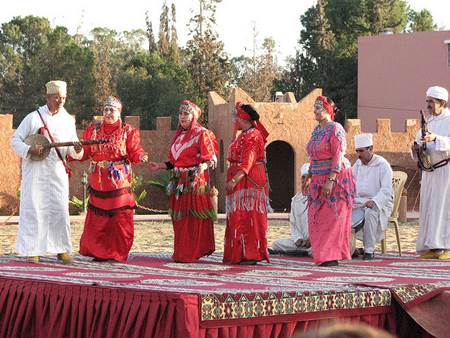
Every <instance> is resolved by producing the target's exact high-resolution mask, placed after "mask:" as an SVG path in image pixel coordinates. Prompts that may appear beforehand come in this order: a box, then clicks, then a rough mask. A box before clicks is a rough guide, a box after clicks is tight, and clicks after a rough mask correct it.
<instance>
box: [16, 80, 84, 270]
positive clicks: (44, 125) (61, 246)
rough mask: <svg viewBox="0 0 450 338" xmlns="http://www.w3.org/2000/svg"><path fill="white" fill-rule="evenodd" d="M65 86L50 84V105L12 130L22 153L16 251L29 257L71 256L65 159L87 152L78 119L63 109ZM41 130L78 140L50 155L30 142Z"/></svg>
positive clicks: (56, 137)
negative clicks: (77, 125)
mask: <svg viewBox="0 0 450 338" xmlns="http://www.w3.org/2000/svg"><path fill="white" fill-rule="evenodd" d="M66 88H67V85H66V83H65V82H64V81H50V82H48V83H47V84H46V91H47V104H46V105H45V106H42V107H39V108H38V109H37V110H36V111H34V112H32V113H29V114H28V115H27V116H26V117H25V118H24V119H23V121H22V122H21V123H20V125H19V127H18V128H17V129H16V132H15V133H14V135H13V137H12V140H11V145H12V147H13V149H14V151H15V152H16V153H17V154H18V155H19V156H20V157H21V158H22V182H21V187H20V211H19V215H20V217H19V233H18V237H17V243H16V252H17V253H18V254H19V255H20V256H26V257H27V261H28V262H32V263H38V262H39V260H40V256H43V255H46V254H57V257H58V260H60V261H62V262H63V263H69V262H71V261H72V256H71V251H72V244H71V241H70V224H69V222H70V221H69V178H68V173H69V168H68V167H67V166H66V163H65V159H66V157H67V156H68V155H70V156H71V157H73V158H81V157H82V156H83V148H82V146H81V144H80V142H79V140H78V137H77V133H76V128H75V119H74V118H73V117H72V116H70V115H69V113H68V112H67V111H66V110H65V109H64V103H65V101H66V93H67V89H66ZM34 134H42V135H44V136H45V137H47V138H48V139H49V140H50V141H51V142H52V143H54V142H67V141H72V142H75V144H74V145H73V146H70V147H61V148H60V147H53V148H51V149H50V152H49V154H48V156H46V157H45V158H42V159H40V160H33V159H31V156H33V157H34V158H35V157H38V158H39V157H40V155H42V154H43V153H44V151H45V150H44V146H43V145H42V144H27V143H29V142H26V139H27V137H29V136H31V135H34Z"/></svg>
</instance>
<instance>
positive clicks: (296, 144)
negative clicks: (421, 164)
mask: <svg viewBox="0 0 450 338" xmlns="http://www.w3.org/2000/svg"><path fill="white" fill-rule="evenodd" d="M321 93H322V91H321V89H315V90H313V91H312V92H311V93H309V94H308V95H307V96H305V97H304V98H302V100H300V101H299V102H296V100H295V98H294V96H293V95H292V93H286V94H285V95H284V96H283V97H282V98H281V100H280V101H279V102H255V101H254V100H253V99H252V98H251V97H250V96H249V95H248V94H247V93H246V92H245V91H243V90H242V89H240V88H234V89H233V90H232V92H231V95H230V98H229V99H228V100H227V101H226V100H225V99H223V98H222V97H221V96H219V95H218V94H217V93H215V92H211V93H210V94H209V96H208V109H209V119H210V120H209V128H210V129H211V130H213V131H214V132H215V134H216V135H217V138H218V139H219V142H220V143H221V144H222V146H221V151H223V154H222V153H221V157H222V158H225V159H226V150H227V149H228V146H229V144H230V142H231V138H232V132H233V127H232V112H233V109H234V107H235V104H236V102H242V103H249V104H251V105H253V106H254V107H255V109H256V110H257V111H258V113H259V114H260V116H261V118H260V120H261V121H262V123H263V124H264V125H265V126H266V129H267V130H268V131H269V132H270V135H269V137H268V141H267V146H266V152H267V158H268V160H269V163H268V171H269V178H270V181H271V182H270V183H271V187H272V192H271V199H272V201H273V200H274V199H278V198H280V199H283V198H284V197H286V196H284V197H283V196H278V195H279V194H283V193H285V192H287V191H292V190H293V191H295V192H296V191H299V190H300V184H301V182H300V178H299V176H298V174H297V173H299V171H300V167H301V165H302V164H303V163H304V162H305V161H307V155H306V143H307V142H308V139H309V137H310V135H311V132H312V130H313V129H314V127H315V126H316V125H317V122H316V121H315V120H314V114H313V104H314V101H315V99H316V97H317V96H319V95H321ZM345 128H346V130H347V142H348V151H347V156H348V158H349V159H350V160H351V162H352V163H354V161H355V160H356V154H355V152H354V142H353V137H354V135H356V134H358V133H360V132H361V122H360V120H357V119H352V120H347V121H346V125H345ZM418 129H419V123H418V121H417V120H406V121H405V129H404V131H403V132H392V131H391V121H390V120H389V119H378V120H377V127H376V132H375V133H373V135H374V149H375V152H376V153H378V154H379V155H382V156H384V157H385V158H386V159H387V160H388V161H389V162H390V163H391V165H392V166H393V169H394V170H403V171H406V172H407V173H408V176H409V180H408V182H407V183H406V187H408V188H409V189H410V191H409V195H410V199H409V200H408V206H409V208H412V206H413V205H414V202H415V200H416V196H417V188H418V182H417V174H416V173H417V170H416V164H415V162H413V161H412V160H411V156H410V152H409V149H410V146H411V143H412V141H413V139H414V136H415V134H416V132H417V131H418ZM289 152H292V155H293V164H292V165H293V166H294V169H293V170H291V169H290V166H291V163H290V162H289V159H288V160H287V162H286V161H285V157H286V154H287V155H288V157H289ZM280 153H282V155H280ZM283 156H285V157H283ZM270 159H272V163H271V161H270ZM220 169H221V168H220V166H219V170H217V171H216V172H215V183H216V185H217V186H218V189H219V191H220V192H222V191H224V187H225V172H226V165H224V166H223V169H224V170H223V172H222V170H220ZM291 172H292V175H293V176H294V177H289V174H288V173H291ZM411 179H414V180H413V183H411V184H410V180H411ZM290 185H293V189H291V188H290ZM411 197H412V198H411ZM286 200H288V201H289V200H290V197H289V196H287V198H284V201H286ZM285 203H286V202H285ZM416 204H417V203H416ZM219 206H220V209H222V210H223V208H224V195H223V194H220V195H219ZM417 206H418V204H417Z"/></svg>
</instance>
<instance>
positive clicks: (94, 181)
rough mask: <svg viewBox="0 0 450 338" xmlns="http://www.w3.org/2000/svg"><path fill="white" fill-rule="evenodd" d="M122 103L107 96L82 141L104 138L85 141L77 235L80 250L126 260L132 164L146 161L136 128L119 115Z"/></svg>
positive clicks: (96, 256)
mask: <svg viewBox="0 0 450 338" xmlns="http://www.w3.org/2000/svg"><path fill="white" fill-rule="evenodd" d="M121 111H122V103H121V102H120V100H119V98H117V97H115V96H110V97H108V98H107V100H106V102H105V104H104V108H103V122H95V123H93V124H92V125H90V126H89V127H88V128H86V130H85V131H84V134H83V139H84V140H96V139H108V140H109V142H107V143H104V144H97V145H85V146H83V147H84V155H83V158H82V159H81V161H84V160H88V159H90V160H91V165H90V175H89V204H88V211H87V215H86V220H85V223H84V230H83V234H82V235H81V239H80V254H82V255H83V256H91V257H94V260H97V261H103V260H109V259H113V260H116V261H120V262H122V261H126V260H127V258H128V253H129V251H130V249H131V246H132V245H133V238H134V223H133V214H134V210H133V209H134V208H135V200H134V196H133V191H132V187H131V178H132V171H131V165H130V164H131V163H141V162H147V160H148V155H147V153H146V152H145V151H144V150H143V149H142V147H141V144H140V137H139V131H138V130H137V129H135V128H133V127H131V126H130V125H129V124H126V123H123V122H122V120H121V119H120V113H121Z"/></svg>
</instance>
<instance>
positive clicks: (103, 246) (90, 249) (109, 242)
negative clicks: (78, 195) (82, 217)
mask: <svg viewBox="0 0 450 338" xmlns="http://www.w3.org/2000/svg"><path fill="white" fill-rule="evenodd" d="M133 214H134V212H133V210H132V209H126V210H122V211H120V212H117V213H115V214H114V215H112V216H105V215H100V214H96V213H95V212H94V211H92V210H88V212H87V215H86V221H85V223H84V230H83V234H82V235H81V239H80V254H81V255H83V256H91V257H95V258H98V259H105V260H106V259H114V260H116V261H119V262H123V261H126V260H127V258H128V253H129V252H130V250H131V247H132V246H133V238H134V224H133Z"/></svg>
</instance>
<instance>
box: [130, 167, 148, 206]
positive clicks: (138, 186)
mask: <svg viewBox="0 0 450 338" xmlns="http://www.w3.org/2000/svg"><path fill="white" fill-rule="evenodd" d="M143 184H144V179H143V177H142V176H137V175H134V174H133V177H132V178H131V187H132V189H133V195H134V199H135V200H136V204H137V205H139V204H140V203H141V202H142V201H143V200H144V199H145V197H147V191H146V190H145V189H142V186H143ZM139 191H140V192H139Z"/></svg>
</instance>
